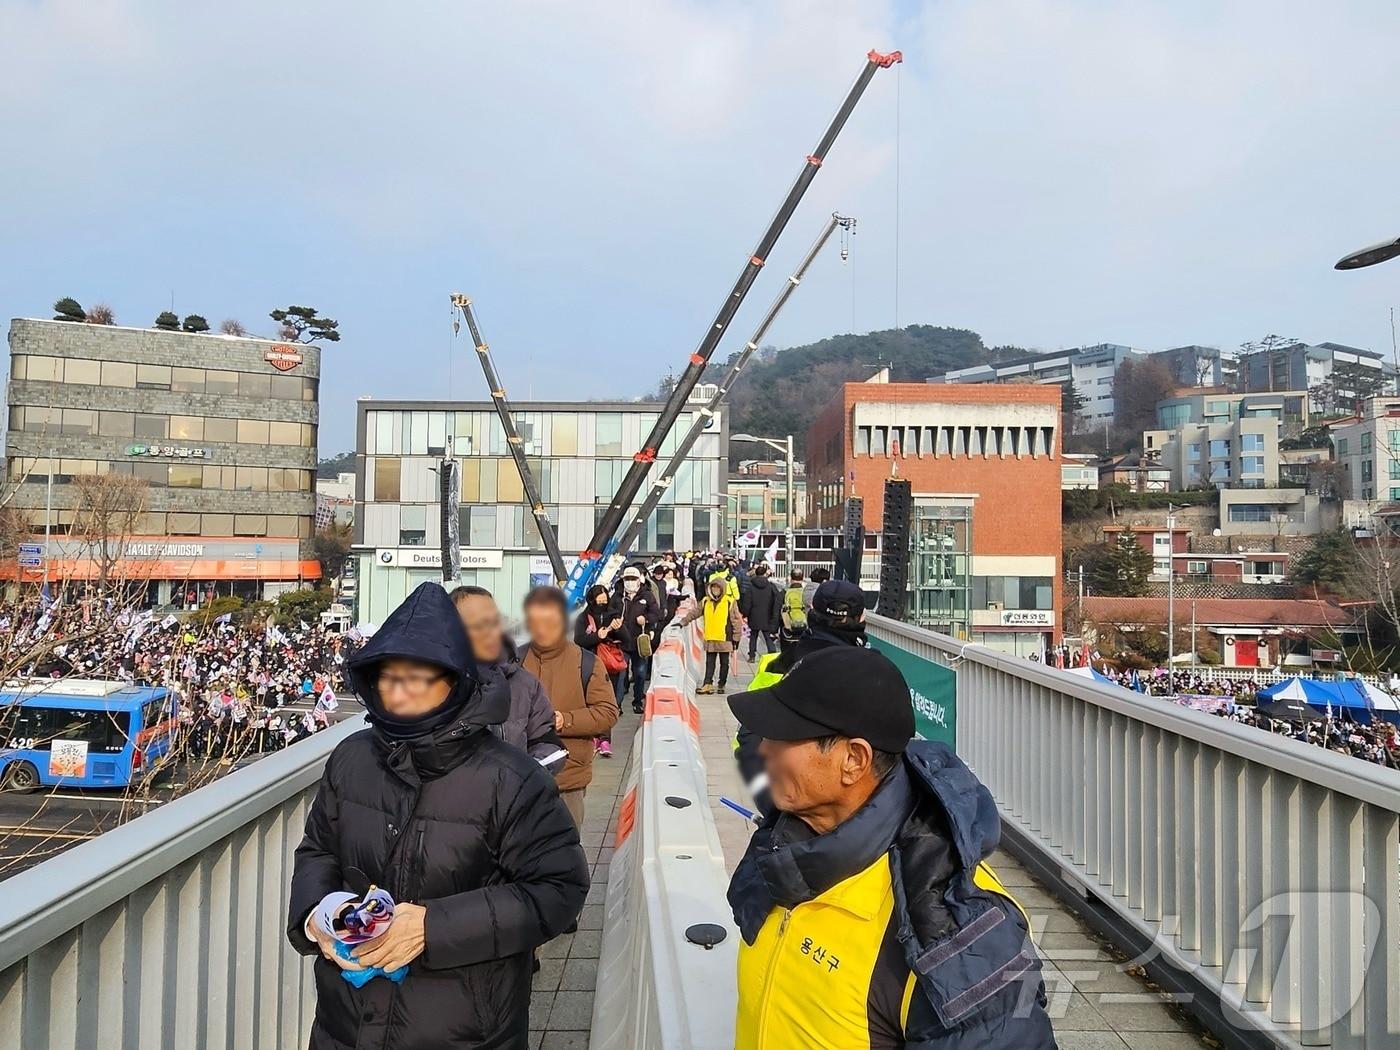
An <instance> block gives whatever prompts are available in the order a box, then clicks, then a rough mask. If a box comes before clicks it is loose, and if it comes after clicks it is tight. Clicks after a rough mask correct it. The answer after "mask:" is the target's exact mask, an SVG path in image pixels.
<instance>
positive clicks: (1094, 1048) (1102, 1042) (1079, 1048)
mask: <svg viewBox="0 0 1400 1050" xmlns="http://www.w3.org/2000/svg"><path fill="white" fill-rule="evenodd" d="M1055 1042H1056V1043H1058V1044H1059V1047H1060V1050H1124V1047H1126V1046H1127V1044H1126V1043H1124V1042H1123V1040H1121V1039H1119V1038H1118V1036H1117V1035H1115V1034H1114V1033H1112V1032H1061V1031H1060V1030H1059V1029H1058V1028H1057V1029H1056V1030H1055Z"/></svg>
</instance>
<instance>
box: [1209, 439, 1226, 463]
mask: <svg viewBox="0 0 1400 1050" xmlns="http://www.w3.org/2000/svg"><path fill="white" fill-rule="evenodd" d="M1229 455H1230V442H1229V441H1228V440H1227V439H1223V438H1217V439H1215V440H1213V441H1211V443H1210V458H1211V459H1225V458H1227V457H1228V456H1229Z"/></svg>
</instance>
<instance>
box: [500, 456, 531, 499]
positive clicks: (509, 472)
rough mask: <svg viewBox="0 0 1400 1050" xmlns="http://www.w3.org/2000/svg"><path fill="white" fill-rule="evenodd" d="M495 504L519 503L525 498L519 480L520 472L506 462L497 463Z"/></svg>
mask: <svg viewBox="0 0 1400 1050" xmlns="http://www.w3.org/2000/svg"><path fill="white" fill-rule="evenodd" d="M497 463H498V465H497V468H496V502H497V503H519V502H521V501H522V500H523V499H524V498H525V486H524V483H523V482H521V480H520V471H518V470H516V469H515V464H514V463H513V462H510V461H507V460H499V461H497Z"/></svg>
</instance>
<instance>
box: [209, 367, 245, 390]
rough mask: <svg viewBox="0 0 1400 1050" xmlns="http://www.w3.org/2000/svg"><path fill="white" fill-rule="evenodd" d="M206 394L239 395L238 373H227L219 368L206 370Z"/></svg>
mask: <svg viewBox="0 0 1400 1050" xmlns="http://www.w3.org/2000/svg"><path fill="white" fill-rule="evenodd" d="M204 392H205V393H207V394H236V393H238V373H237V372H226V371H224V370H222V369H218V368H210V369H206V370H205V372H204Z"/></svg>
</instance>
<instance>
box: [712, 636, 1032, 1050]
mask: <svg viewBox="0 0 1400 1050" xmlns="http://www.w3.org/2000/svg"><path fill="white" fill-rule="evenodd" d="M856 698H859V702H858V703H857V702H853V701H855V700H856ZM729 706H730V708H731V709H732V710H733V712H734V715H735V717H737V718H738V719H739V720H740V721H741V722H742V723H743V724H744V725H746V726H748V727H749V728H751V729H752V730H753V731H754V732H755V733H757V734H758V735H759V736H760V737H762V738H763V743H762V745H761V752H762V755H763V758H764V761H765V764H766V766H767V770H768V776H769V785H770V790H771V792H772V801H773V804H774V806H775V807H776V809H777V811H778V812H777V814H776V816H775V817H774V819H771V820H768V821H765V822H764V824H763V826H762V827H760V828H759V829H758V830H757V831H756V832H755V833H754V836H753V839H752V840H751V841H750V843H749V848H748V850H747V852H746V853H745V854H744V857H743V859H742V860H741V861H740V862H739V866H738V868H737V869H736V870H735V872H734V877H733V880H732V881H731V882H730V886H729V903H730V906H731V907H732V908H733V910H734V921H735V923H736V924H737V925H738V927H739V931H740V933H741V934H742V937H743V941H742V943H741V944H740V946H739V965H738V986H739V1011H738V1018H737V1023H736V1026H735V1047H736V1050H789V1048H795V1047H822V1048H832V1050H838V1048H839V1050H845V1048H852V1047H862V1048H864V1047H870V1048H872V1050H895V1048H901V1050H988V1048H992V1047H995V1048H998V1050H1000V1048H1006V1050H1054V1047H1055V1037H1054V1033H1053V1031H1052V1030H1051V1025H1050V1019H1049V1016H1048V1015H1047V1013H1046V1011H1045V990H1044V984H1043V982H1042V980H1041V976H1040V971H1041V964H1040V960H1039V958H1038V956H1037V955H1036V951H1035V948H1034V946H1033V945H1032V944H1031V941H1030V937H1029V933H1028V931H1027V926H1026V922H1025V920H1024V917H1023V916H1022V915H1021V912H1020V910H1019V909H1018V908H1017V907H1016V905H1015V903H1014V902H1013V901H1011V900H1010V898H1008V897H1007V896H1005V895H1004V894H1003V893H1000V892H997V890H996V889H995V888H992V889H984V888H982V887H980V886H979V885H978V884H977V880H976V872H977V867H978V865H979V863H980V862H981V861H982V860H983V859H984V858H985V857H986V856H987V855H988V854H990V853H991V852H992V850H993V849H995V848H996V844H997V840H998V837H999V835H1000V827H1001V825H1000V821H999V818H998V814H997V808H996V804H995V803H994V802H993V800H992V797H991V795H990V794H989V793H988V792H987V789H986V788H984V787H983V786H982V785H981V784H979V783H978V782H977V778H976V777H974V776H973V774H972V772H971V771H970V770H969V769H968V768H967V767H966V766H965V765H963V763H962V762H961V761H959V759H958V758H957V756H955V755H954V754H953V752H952V751H951V750H950V749H949V748H947V747H946V746H944V745H942V744H939V743H935V742H933V741H925V740H913V739H911V738H912V737H913V735H914V716H913V708H912V705H911V703H910V697H909V688H908V685H907V684H906V683H905V681H904V678H903V676H902V675H901V674H900V673H899V669H898V668H896V667H895V665H894V664H893V663H891V662H890V660H889V659H888V658H887V657H885V656H884V655H882V654H880V653H878V652H876V651H874V650H870V649H861V648H855V647H850V646H840V647H828V648H826V649H822V650H820V651H818V652H814V653H812V654H810V655H808V656H805V657H803V658H802V659H801V660H799V661H798V662H797V663H796V665H794V666H793V667H792V669H791V670H790V671H789V672H788V673H787V675H786V676H784V677H783V678H781V679H780V680H779V681H778V682H777V683H776V684H774V685H773V686H771V687H769V688H767V689H763V690H759V691H756V692H752V691H751V692H747V693H740V694H738V695H736V696H734V697H732V698H731V699H730V701H729Z"/></svg>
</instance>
